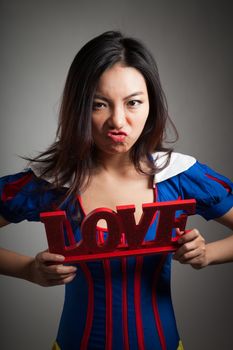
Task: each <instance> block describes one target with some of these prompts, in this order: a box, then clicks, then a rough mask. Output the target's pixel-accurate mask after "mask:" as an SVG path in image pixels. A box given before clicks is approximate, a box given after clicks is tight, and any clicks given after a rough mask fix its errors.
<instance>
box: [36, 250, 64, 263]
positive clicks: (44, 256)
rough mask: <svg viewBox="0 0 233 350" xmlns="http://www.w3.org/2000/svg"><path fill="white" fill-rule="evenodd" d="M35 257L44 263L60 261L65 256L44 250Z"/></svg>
mask: <svg viewBox="0 0 233 350" xmlns="http://www.w3.org/2000/svg"><path fill="white" fill-rule="evenodd" d="M36 259H37V260H38V261H39V262H40V263H42V264H46V263H50V262H55V263H56V262H57V263H59V262H60V263H61V262H63V261H64V260H65V257H64V256H63V255H60V254H53V253H49V252H48V251H44V252H41V253H39V254H37V256H36Z"/></svg>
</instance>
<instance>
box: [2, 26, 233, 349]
mask: <svg viewBox="0 0 233 350" xmlns="http://www.w3.org/2000/svg"><path fill="white" fill-rule="evenodd" d="M168 122H170V123H171V121H170V119H169V116H168V113H167V106H166V99H165V96H164V93H163V90H162V88H161V84H160V80H159V75H158V71H157V67H156V64H155V62H154V60H153V58H152V56H151V55H150V53H149V52H148V50H147V49H146V48H145V47H144V46H143V45H142V44H141V43H140V42H138V41H137V40H134V39H131V38H124V37H123V36H122V35H121V34H120V33H119V32H106V33H104V34H102V35H100V36H98V37H96V38H94V39H93V40H91V41H90V42H88V43H87V44H86V45H85V46H84V47H83V48H82V49H81V50H80V51H79V53H78V54H77V55H76V57H75V59H74V61H73V63H72V65H71V67H70V70H69V73H68V77H67V81H66V85H65V88H64V94H63V100H62V105H61V112H60V122H59V127H58V131H57V138H56V141H55V142H54V144H53V145H52V146H51V147H50V148H49V149H48V150H47V151H45V152H44V153H42V154H41V155H40V156H38V157H37V158H35V159H32V160H31V161H32V165H31V167H32V169H33V170H32V169H27V170H26V171H24V172H22V173H19V174H15V175H11V176H6V177H4V178H2V179H1V206H0V213H1V225H2V226H3V225H6V224H8V223H9V222H19V221H22V220H24V219H27V220H30V221H39V220H40V216H39V215H40V213H41V212H43V211H47V210H57V209H59V210H60V209H62V210H65V211H66V212H67V216H68V218H69V221H70V223H71V225H72V229H73V232H74V234H75V239H76V241H79V240H80V239H81V233H80V223H81V221H82V219H83V218H84V217H85V215H87V214H88V213H89V212H91V211H92V210H93V209H95V208H98V207H107V208H110V209H113V210H115V208H116V206H117V205H122V204H131V203H134V205H135V207H136V212H135V219H136V222H138V221H139V219H140V217H141V214H142V203H151V202H155V201H159V202H161V201H169V200H176V199H178V198H179V199H188V198H195V199H196V201H197V207H196V213H197V214H200V215H202V216H203V217H205V218H206V219H208V220H209V219H216V220H218V221H219V222H220V223H222V224H224V225H227V226H229V227H231V228H232V227H233V209H232V204H233V196H232V183H231V182H230V181H229V180H228V179H226V178H225V177H223V176H221V175H219V174H217V173H215V172H214V171H213V170H211V169H210V168H208V167H207V166H205V165H202V164H200V163H199V162H197V161H196V160H195V159H194V158H193V157H190V156H185V155H181V154H178V153H174V152H172V149H169V148H165V147H164V144H163V143H164V142H165V141H166V126H167V123H168ZM171 125H172V123H171ZM173 128H174V127H173ZM174 131H175V129H174ZM156 223H157V218H155V220H154V222H153V224H152V225H151V226H150V229H149V230H148V232H147V234H146V240H150V239H151V238H152V237H153V232H154V231H155V227H156ZM98 224H99V226H100V227H99V228H98V239H99V240H100V241H101V240H102V241H103V240H104V239H105V238H106V231H107V227H106V223H105V221H101V222H99V223H98ZM177 233H178V234H179V235H180V238H179V241H178V242H179V248H178V249H177V251H176V253H175V254H174V255H173V257H174V259H176V260H178V261H180V262H181V263H186V264H190V265H192V266H193V267H194V268H197V269H199V268H203V267H205V266H207V265H210V264H217V263H223V262H228V261H233V236H229V237H228V238H226V239H223V240H220V241H217V242H214V243H210V244H205V240H204V238H203V236H202V235H201V233H200V232H199V231H198V230H197V229H193V230H191V231H190V232H188V233H186V234H185V235H183V232H180V231H179V230H177ZM171 257H172V254H170V253H163V254H161V253H160V254H154V255H150V256H137V257H130V258H118V259H117V258H116V259H105V260H103V261H95V262H88V263H82V264H74V265H73V266H67V265H64V264H63V262H64V257H63V256H60V255H58V254H52V253H49V252H48V251H45V252H40V253H38V254H37V256H36V257H35V258H32V257H27V256H22V255H19V254H17V253H14V252H10V251H7V250H4V249H2V250H1V258H0V266H1V273H3V274H7V275H10V276H15V277H19V278H23V279H26V280H28V281H31V282H33V283H37V284H39V285H42V286H53V285H58V284H65V285H66V298H65V304H64V309H63V313H62V317H61V321H60V327H59V331H58V335H57V339H56V343H55V344H54V349H62V350H63V349H65V350H72V349H140V350H142V349H162V350H165V349H169V350H170V349H171V350H175V349H183V347H182V343H181V341H180V339H179V335H178V332H177V328H176V322H175V317H174V312H173V308H172V302H171V296H170V266H171Z"/></svg>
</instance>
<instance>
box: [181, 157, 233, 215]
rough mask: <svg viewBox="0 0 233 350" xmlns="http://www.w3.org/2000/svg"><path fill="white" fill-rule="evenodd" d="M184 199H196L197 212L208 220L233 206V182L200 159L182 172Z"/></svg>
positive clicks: (222, 213)
mask: <svg viewBox="0 0 233 350" xmlns="http://www.w3.org/2000/svg"><path fill="white" fill-rule="evenodd" d="M180 188H181V192H182V197H183V198H184V199H189V198H194V199H196V202H197V206H196V213H197V214H199V215H201V216H203V217H204V218H205V219H206V220H211V219H215V218H218V217H220V216H222V215H224V214H225V213H227V212H228V211H229V210H230V209H231V208H232V207H233V194H232V192H233V183H232V182H231V181H230V180H229V179H228V178H226V177H225V176H223V175H220V174H218V173H217V172H215V171H214V170H212V169H211V168H209V167H208V166H207V165H204V164H201V163H199V162H198V161H197V162H196V163H195V164H194V165H193V166H191V167H190V168H189V169H188V170H186V171H185V172H183V173H181V174H180Z"/></svg>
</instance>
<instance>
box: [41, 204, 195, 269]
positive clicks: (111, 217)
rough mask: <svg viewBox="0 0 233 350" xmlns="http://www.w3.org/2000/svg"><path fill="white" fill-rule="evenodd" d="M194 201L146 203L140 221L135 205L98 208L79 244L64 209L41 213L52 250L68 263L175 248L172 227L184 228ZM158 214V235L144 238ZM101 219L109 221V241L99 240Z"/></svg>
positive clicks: (84, 227)
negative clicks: (67, 242)
mask: <svg viewBox="0 0 233 350" xmlns="http://www.w3.org/2000/svg"><path fill="white" fill-rule="evenodd" d="M195 204H196V202H195V200H194V199H190V200H177V201H169V202H158V203H148V204H143V205H142V210H143V214H142V216H141V219H140V221H139V223H138V224H136V222H135V217H134V212H135V206H134V205H122V206H117V207H116V211H113V210H111V209H108V208H98V209H95V210H93V211H92V212H91V213H89V214H88V215H87V216H86V217H85V218H84V220H83V222H82V225H81V233H82V240H81V241H80V242H78V243H76V242H75V239H74V236H73V233H72V230H71V228H70V225H67V218H66V213H65V212H64V211H54V212H46V213H41V214H40V218H41V221H42V222H43V223H44V225H45V230H46V234H47V239H48V245H49V251H50V252H51V253H57V254H62V255H64V256H65V261H66V262H69V261H72V262H75V261H76V262H78V261H90V260H97V259H105V258H114V257H122V256H132V255H147V254H153V253H158V252H166V251H174V250H176V248H177V239H178V237H172V229H174V228H179V229H180V230H181V231H184V230H185V226H186V222H187V216H188V215H191V214H194V212H195ZM178 210H182V211H183V210H184V211H185V214H181V215H180V216H179V217H178V218H176V215H175V214H176V211H178ZM157 213H158V214H159V222H158V225H157V228H156V232H155V237H154V239H153V240H150V241H144V238H145V236H146V233H147V231H148V229H149V227H150V225H151V224H152V222H153V220H154V218H155V215H156V214H157ZM101 219H104V220H106V223H107V227H108V229H107V231H108V233H107V238H106V240H104V241H103V242H101V243H100V242H98V240H97V235H96V226H97V223H98V221H99V220H101ZM64 227H66V229H67V231H68V232H67V233H68V239H69V245H68V246H67V245H66V244H65V237H64Z"/></svg>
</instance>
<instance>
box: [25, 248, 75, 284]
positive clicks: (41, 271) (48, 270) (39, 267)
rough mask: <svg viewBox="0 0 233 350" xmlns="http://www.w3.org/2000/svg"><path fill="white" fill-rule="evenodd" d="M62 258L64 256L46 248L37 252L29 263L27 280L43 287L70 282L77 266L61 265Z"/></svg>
mask: <svg viewBox="0 0 233 350" xmlns="http://www.w3.org/2000/svg"><path fill="white" fill-rule="evenodd" d="M64 260H65V257H64V256H62V255H59V254H52V253H49V252H48V251H47V250H46V251H43V252H40V253H38V254H37V255H36V256H35V258H34V259H33V260H32V261H31V263H30V266H29V275H28V280H29V281H30V282H33V283H36V284H39V285H40V286H43V287H50V286H56V285H62V284H66V283H69V282H71V281H72V280H73V279H74V277H75V276H76V271H77V267H75V266H65V265H63V263H64Z"/></svg>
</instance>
